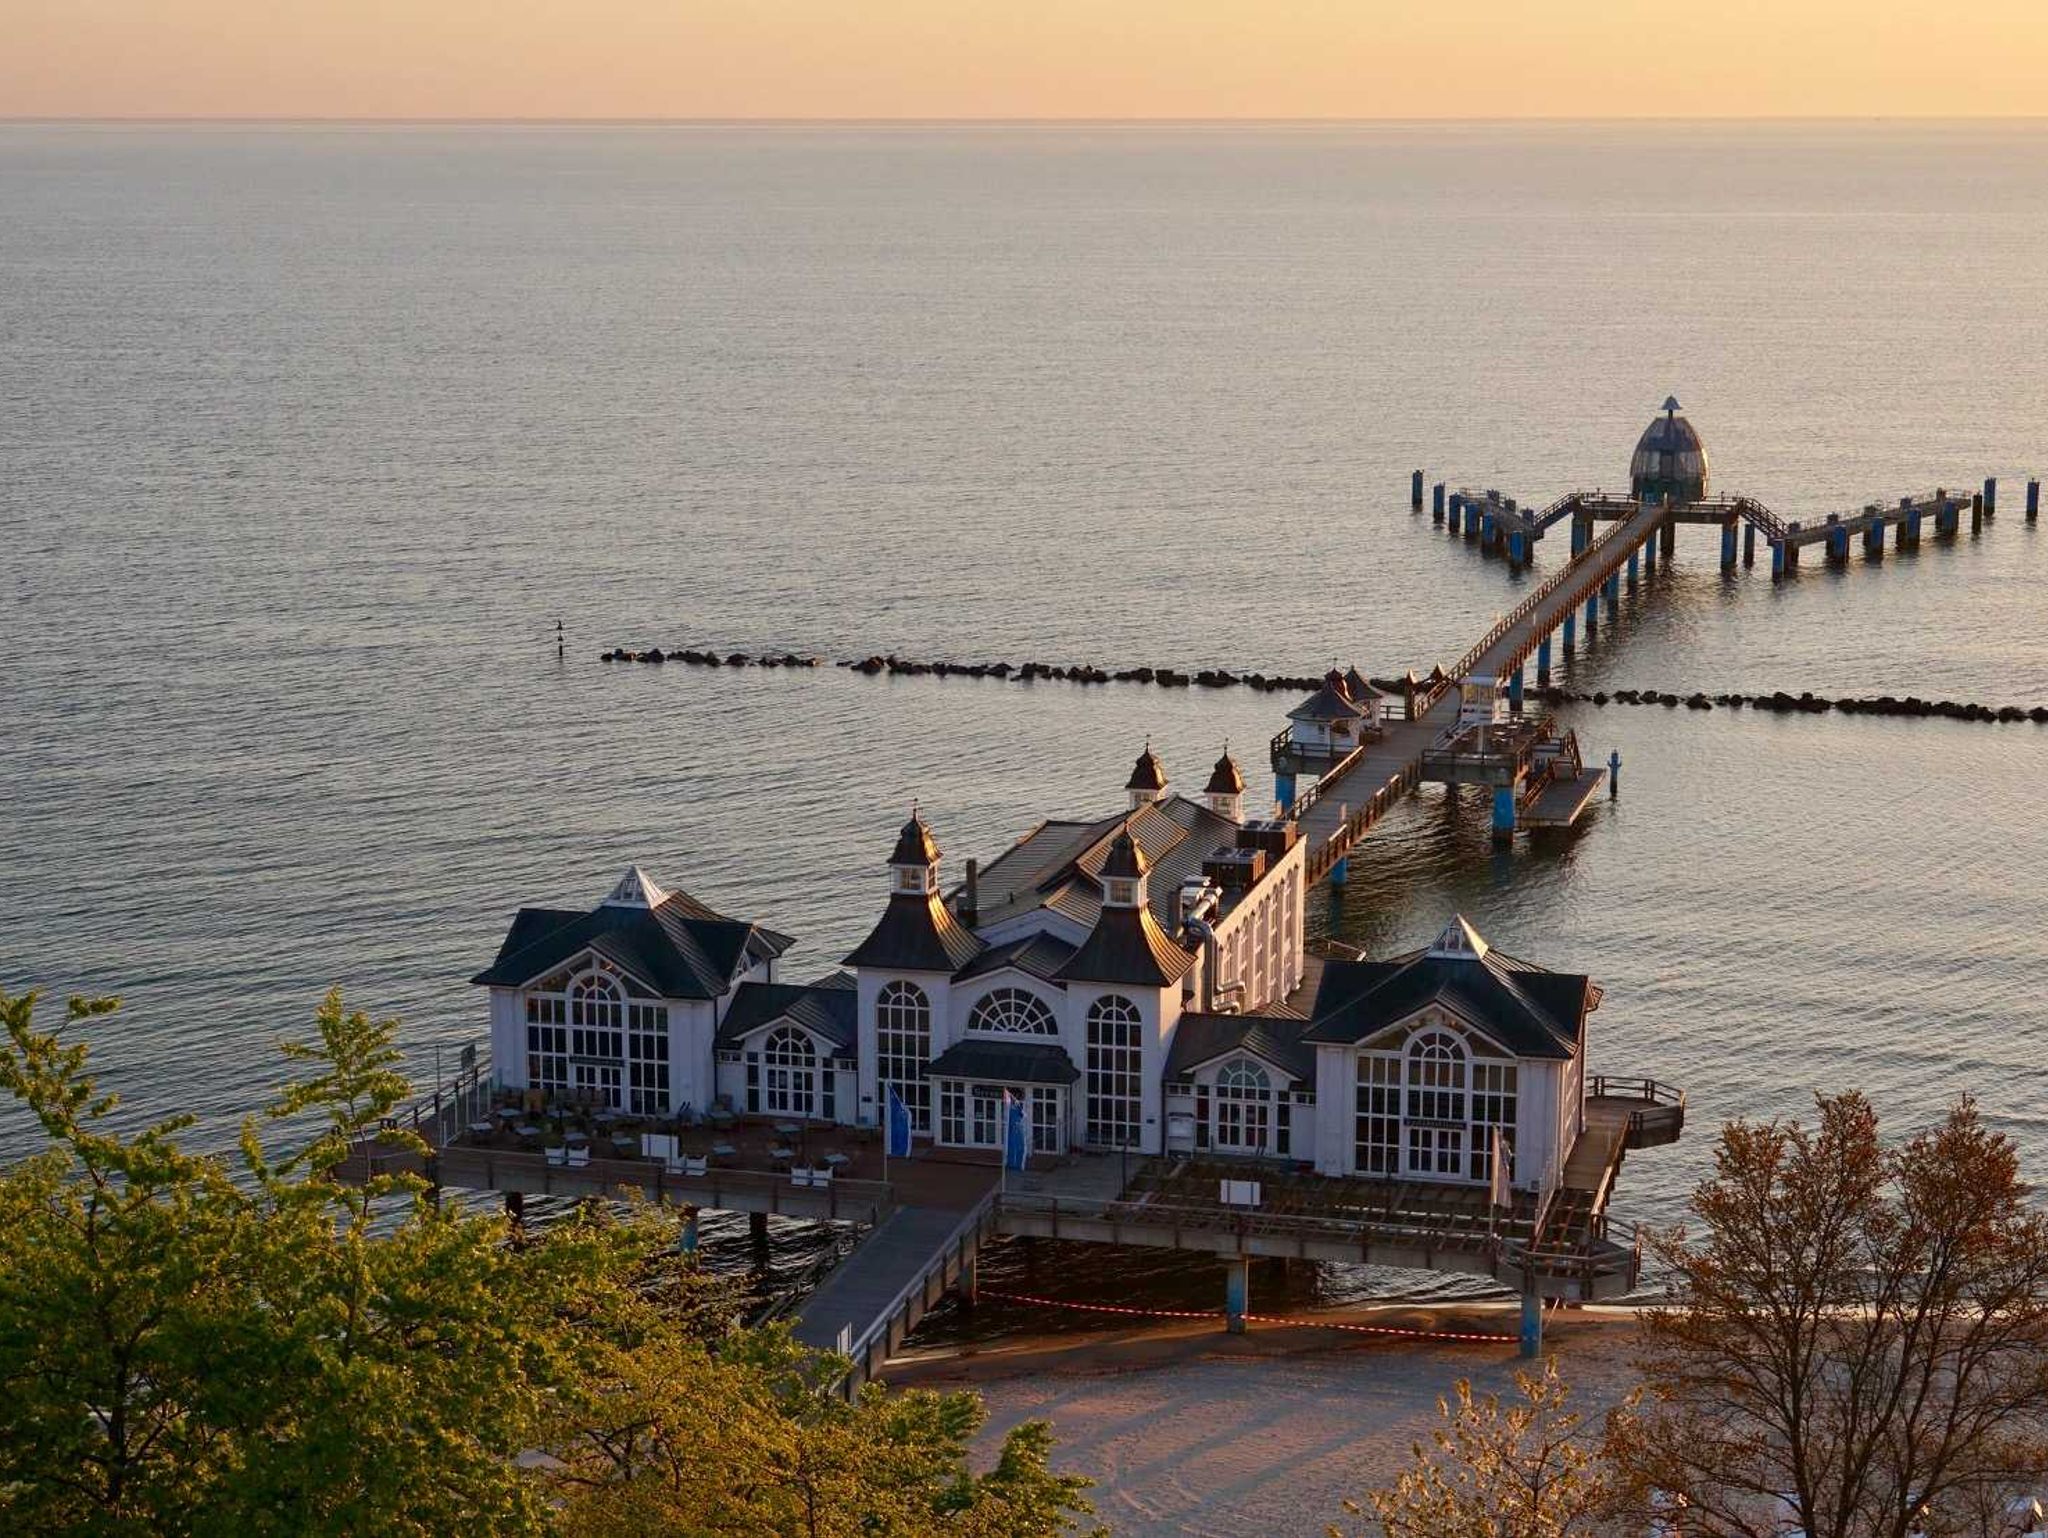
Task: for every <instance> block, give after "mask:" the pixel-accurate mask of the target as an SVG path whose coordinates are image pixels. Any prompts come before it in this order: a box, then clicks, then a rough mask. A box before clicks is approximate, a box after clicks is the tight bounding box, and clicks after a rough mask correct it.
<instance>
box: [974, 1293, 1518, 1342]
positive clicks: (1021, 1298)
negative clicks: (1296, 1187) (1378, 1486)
mask: <svg viewBox="0 0 2048 1538" xmlns="http://www.w3.org/2000/svg"><path fill="white" fill-rule="evenodd" d="M975 1295H976V1296H977V1297H981V1298H987V1299H989V1300H990V1301H992V1302H996V1303H1029V1304H1031V1305H1033V1306H1034V1307H1037V1308H1070V1309H1075V1310H1077V1311H1079V1312H1082V1313H1090V1314H1122V1315H1126V1316H1129V1317H1131V1318H1136V1319H1220V1318H1222V1317H1223V1312H1222V1310H1220V1309H1213V1308H1128V1307H1125V1306H1123V1305H1121V1304H1116V1303H1077V1302H1074V1301H1072V1300H1071V1299H1067V1298H1040V1297H1034V1296H1032V1295H1031V1294H1029V1293H1022V1292H995V1291H992V1290H991V1289H989V1288H987V1287H983V1288H981V1289H979V1290H978V1291H977V1292H976V1294H975ZM1244 1317H1245V1322H1246V1323H1248V1324H1294V1325H1305V1326H1308V1327H1311V1328H1314V1329H1319V1330H1348V1331H1350V1332H1351V1333H1352V1334H1355V1335H1395V1336H1400V1337H1402V1338H1404V1339H1409V1340H1450V1341H1466V1342H1470V1343H1472V1344H1475V1345H1487V1346H1512V1345H1514V1344H1516V1342H1517V1340H1518V1339H1519V1337H1517V1336H1513V1335H1491V1334H1487V1333H1485V1332H1483V1331H1478V1330H1418V1329H1409V1328H1405V1327H1403V1326H1401V1325H1393V1324H1352V1323H1348V1322H1346V1321H1344V1320H1338V1319H1318V1318H1316V1317H1315V1316H1314V1315H1313V1314H1310V1315H1286V1314H1246V1315H1245V1316H1244Z"/></svg>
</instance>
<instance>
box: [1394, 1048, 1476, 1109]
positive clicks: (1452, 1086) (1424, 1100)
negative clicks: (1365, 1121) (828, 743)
mask: <svg viewBox="0 0 2048 1538" xmlns="http://www.w3.org/2000/svg"><path fill="white" fill-rule="evenodd" d="M1408 1119H1409V1120H1410V1121H1455V1122H1462V1121H1463V1120H1464V1119H1465V1048H1464V1047H1463V1045H1462V1044H1460V1043H1459V1041H1458V1040H1457V1038H1456V1037H1453V1036H1449V1035H1447V1034H1445V1033H1444V1032H1442V1031H1429V1032H1425V1033H1424V1034H1423V1035H1421V1036H1418V1037H1416V1038H1415V1040H1414V1041H1413V1042H1411V1043H1410V1044H1409V1047H1408Z"/></svg>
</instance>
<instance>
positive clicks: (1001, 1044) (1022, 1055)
mask: <svg viewBox="0 0 2048 1538" xmlns="http://www.w3.org/2000/svg"><path fill="white" fill-rule="evenodd" d="M931 1076H932V1077H933V1078H935V1079H984V1080H989V1081H993V1082H996V1083H1002V1084H1072V1083H1073V1082H1074V1081H1075V1080H1076V1079H1078V1078H1080V1077H1081V1070H1080V1069H1078V1068H1076V1067H1075V1066H1074V1060H1073V1059H1072V1058H1070V1057H1068V1056H1067V1051H1066V1048H1064V1047H1059V1046H1055V1045H1053V1044H1052V1043H1051V1042H1047V1041H981V1040H975V1041H957V1042H955V1043H954V1044H953V1045H952V1046H950V1047H948V1048H946V1050H945V1051H944V1052H941V1053H940V1054H939V1056H938V1058H937V1060H936V1061H934V1062H933V1063H932V1066H931Z"/></svg>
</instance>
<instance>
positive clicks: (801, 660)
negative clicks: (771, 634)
mask: <svg viewBox="0 0 2048 1538" xmlns="http://www.w3.org/2000/svg"><path fill="white" fill-rule="evenodd" d="M598 660H599V661H602V662H656V663H667V662H681V663H687V664H689V665H691V666H693V667H713V668H717V667H727V668H744V667H760V668H815V667H822V666H823V665H824V661H823V659H822V658H818V657H805V656H799V655H797V654H796V653H793V652H781V653H775V652H770V653H767V654H765V655H762V656H749V655H748V654H747V653H745V652H737V651H736V652H715V651H698V650H694V649H683V650H678V651H663V650H662V649H661V648H660V647H656V648H654V649H653V650H652V651H632V650H629V649H627V648H625V647H620V648H616V649H614V650H612V651H608V652H605V653H604V654H603V655H602V656H601V657H600V658H599V659H598ZM837 665H838V666H839V667H842V668H845V669H847V670H848V671H849V672H854V673H859V674H862V675H863V676H865V677H868V678H873V677H876V676H878V675H882V674H886V675H887V676H889V677H891V678H998V679H1007V680H1010V681H1012V682H1015V683H1032V682H1035V681H1037V680H1040V679H1044V680H1046V681H1048V682H1055V683H1071V684H1108V683H1118V684H1157V685H1159V686H1160V687H1161V688H1167V689H1175V688H1179V689H1185V688H1189V687H1191V686H1193V687H1199V688H1204V689H1230V688H1247V689H1259V690H1264V691H1267V692H1272V691H1276V690H1277V691H1286V692H1299V693H1304V694H1308V693H1313V692H1314V691H1315V690H1317V689H1319V688H1321V687H1322V682H1323V680H1322V678H1321V677H1320V676H1317V677H1314V678H1309V677H1306V676H1301V675H1296V674H1291V673H1290V674H1268V673H1233V672H1231V671H1229V670H1228V669H1226V668H1204V669H1203V670H1201V671H1200V672H1196V673H1184V672H1179V671H1177V670H1175V669H1173V668H1149V667H1140V668H1121V669H1119V670H1117V671H1116V672H1110V671H1109V670H1108V669H1106V668H1098V667H1090V666H1088V665H1087V664H1085V663H1081V664H1076V665H1074V666H1071V667H1067V666H1061V665H1059V664H1056V663H1048V662H1022V663H1015V662H913V661H910V660H909V659H907V658H904V657H898V656H895V655H893V654H891V655H889V656H886V657H883V656H872V657H857V658H850V659H848V660H846V661H844V662H841V663H839V664H837ZM1387 687H1388V688H1390V689H1398V688H1399V687H1400V684H1399V683H1398V682H1395V683H1392V684H1389V685H1387Z"/></svg>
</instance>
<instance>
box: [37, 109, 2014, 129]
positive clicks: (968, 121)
mask: <svg viewBox="0 0 2048 1538" xmlns="http://www.w3.org/2000/svg"><path fill="white" fill-rule="evenodd" d="M2042 122H2048V112H1983V113H1954V112H1884V113H1876V112H1868V113H1865V112H1799V113H1709V114H1698V113H1613V114H1605V115H1601V116H1597V117H1586V116H1576V115H1571V114H1565V113H1519V114H1508V115H1496V116H1484V117H1474V116H1451V115H1447V114H1430V115H1426V116H1386V117H1338V116H1320V117H1272V116H1255V115H1227V114H1226V115H1211V116H1203V117H1186V116H1180V117H1171V116H1134V117H1103V116H1092V115H1073V116H1037V117H1001V116H997V117H943V116H924V117H917V116H895V117H889V116H869V117H849V116H829V117H828V116H818V117H794V116H784V115H773V114H762V115H756V116H739V117H735V116H699V117H689V116H653V117H649V116H622V117H607V116H561V115H538V116H519V115H504V116H491V115H481V116H479V115H455V114H449V115H435V114H424V115H417V114H415V115H357V114H334V113H302V114H295V113H227V114H211V113H0V124H8V125H17V124H67V123H75V124H95V123H107V124H194V125H199V124H258V125H260V124H300V123H307V124H345V125H363V126H372V125H412V124H435V125H445V126H461V125H475V126H501V125H504V126H551V127H576V126H629V125H638V126H675V127H735V126H794V127H828V126H851V127H924V126H939V127H943V126H1003V127H1033V126H1045V127H1068V126H1075V125H1091V126H1106V127H1119V126H1129V127H1148V126H1173V125H1182V126H1186V125H1208V124H1226V125H1255V124H1267V125H1275V126H1303V127H1323V126H1356V125H1386V124H1409V123H1429V124H1447V123H1474V124H1478V123H1486V124H1497V123H1873V124H1874V123H2042Z"/></svg>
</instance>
